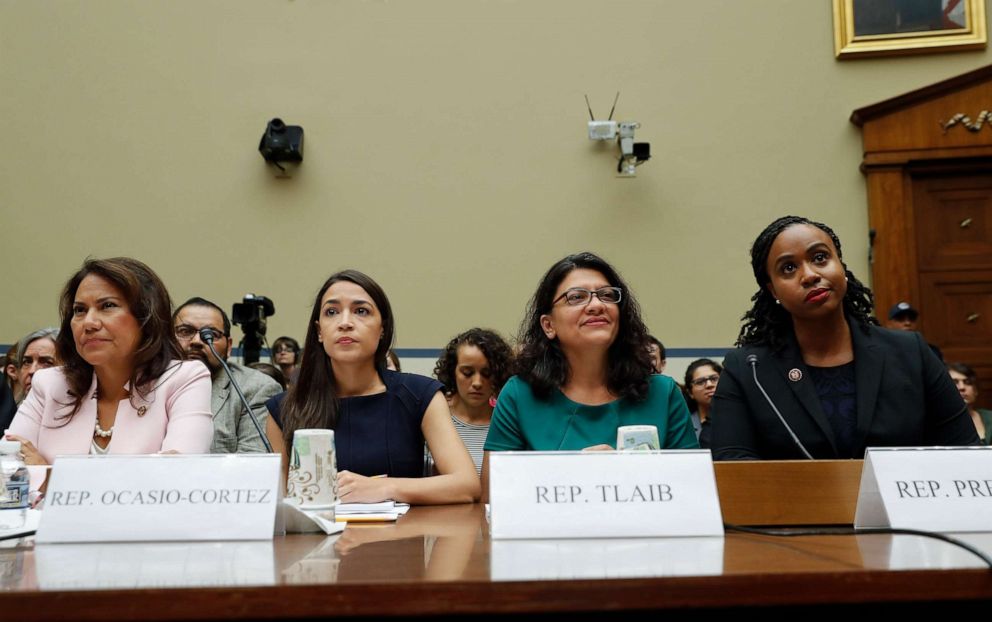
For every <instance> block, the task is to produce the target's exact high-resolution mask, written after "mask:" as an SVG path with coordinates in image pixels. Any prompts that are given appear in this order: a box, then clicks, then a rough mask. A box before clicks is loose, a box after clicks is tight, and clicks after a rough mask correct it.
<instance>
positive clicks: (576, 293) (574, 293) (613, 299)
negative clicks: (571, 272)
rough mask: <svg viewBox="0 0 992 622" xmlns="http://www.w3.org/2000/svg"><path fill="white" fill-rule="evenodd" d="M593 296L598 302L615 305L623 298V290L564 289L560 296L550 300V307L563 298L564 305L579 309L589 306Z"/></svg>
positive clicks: (604, 288)
mask: <svg viewBox="0 0 992 622" xmlns="http://www.w3.org/2000/svg"><path fill="white" fill-rule="evenodd" d="M593 296H595V297H596V298H599V301H600V302H605V303H606V304H611V305H615V304H619V303H620V299H621V298H622V297H623V290H621V289H620V288H619V287H600V288H599V289H597V290H589V289H586V288H584V287H573V288H571V289H566V290H565V291H564V293H562V295H561V296H558V297H557V298H555V299H554V300H552V301H551V306H554V305H556V304H558V301H559V300H561V299H562V298H564V299H565V304H567V305H568V306H570V307H581V306H583V305H587V304H589V303H590V302H591V301H592V297H593Z"/></svg>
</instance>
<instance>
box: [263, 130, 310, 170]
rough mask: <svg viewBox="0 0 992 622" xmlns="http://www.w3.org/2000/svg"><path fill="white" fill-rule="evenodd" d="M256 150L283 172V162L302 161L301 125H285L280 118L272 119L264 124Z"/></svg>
mask: <svg viewBox="0 0 992 622" xmlns="http://www.w3.org/2000/svg"><path fill="white" fill-rule="evenodd" d="M258 151H259V153H261V154H262V157H263V158H265V161H266V162H268V163H269V164H272V165H274V166H276V167H277V168H278V169H279V170H280V171H282V172H284V173H285V172H286V168H285V167H284V166H283V163H286V162H292V163H300V162H302V161H303V127H301V126H299V125H286V124H285V123H283V121H282V119H278V118H277V119H272V120H271V121H269V123H268V125H266V126H265V133H264V134H262V140H261V141H259V143H258Z"/></svg>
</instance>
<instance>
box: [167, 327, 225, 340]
mask: <svg viewBox="0 0 992 622" xmlns="http://www.w3.org/2000/svg"><path fill="white" fill-rule="evenodd" d="M200 330H201V329H199V328H194V327H192V326H190V325H189V324H183V325H181V326H177V327H176V337H179V338H180V339H182V340H183V341H189V340H190V339H192V338H193V337H194V336H196V335H199V334H200ZM202 330H205V331H209V333H210V336H211V337H213V338H214V341H217V340H218V339H220V338H221V337H226V336H227V335H225V334H224V333H222V332H220V331H219V330H217V329H216V328H210V327H206V328H203V329H202Z"/></svg>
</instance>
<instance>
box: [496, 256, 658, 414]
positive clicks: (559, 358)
mask: <svg viewBox="0 0 992 622" xmlns="http://www.w3.org/2000/svg"><path fill="white" fill-rule="evenodd" d="M579 268H584V269H587V270H596V271H597V272H599V273H601V274H602V275H603V276H604V277H606V280H607V281H608V282H609V284H610V285H611V286H613V287H619V288H620V289H621V290H623V294H622V296H621V298H620V303H619V305H618V306H619V322H620V326H619V329H618V332H617V337H616V339H615V340H614V341H613V343H612V344H611V345H610V349H609V351H608V357H609V360H608V363H607V378H606V384H607V387H608V388H609V390H610V392H612V393H613V394H614V395H617V396H619V397H627V398H631V399H633V400H635V401H642V400H644V399H645V398H647V395H648V382H649V380H650V377H651V374H652V373H653V365H652V362H651V355H650V354H648V350H647V343H648V341H647V335H648V330H647V328H646V327H645V326H644V321H643V320H641V309H640V307H639V306H638V304H637V299H636V298H635V297H634V292H633V291H631V289H630V287H629V286H628V285H627V283H625V282H624V280H623V278H621V276H620V274H619V273H618V272H617V271H616V270H614V269H613V266H611V265H610V264H608V263H607V262H606V260H604V259H602V258H601V257H598V256H597V255H594V254H593V253H588V252H585V253H577V254H575V255H569V256H568V257H565V258H563V259H561V260H559V261H557V262H556V263H555V264H554V265H553V266H551V268H550V269H549V270H548V271H547V273H546V274H545V275H544V277H543V278H542V279H541V283H540V284H539V285H538V286H537V291H536V292H535V293H534V297H533V298H531V300H530V303H529V304H528V305H527V312H526V314H525V315H524V321H523V323H522V324H521V326H520V337H519V343H520V353H519V355H518V356H517V360H516V365H515V367H516V373H517V374H518V375H519V376H520V377H521V378H522V379H523V380H525V381H526V382H527V383H528V384H529V385H530V387H531V389H532V390H533V391H534V395H536V396H537V397H538V398H539V399H548V398H549V397H550V396H551V392H552V391H553V390H554V389H557V388H560V387H561V386H562V385H564V384H565V382H566V381H567V380H568V374H569V369H568V361H567V360H566V359H565V354H564V353H563V352H562V351H561V345H560V344H559V343H558V339H557V338H555V339H548V338H547V336H546V335H545V334H544V329H543V328H542V327H541V316H542V315H545V314H548V313H551V307H552V301H553V300H554V296H555V292H556V291H557V290H558V286H559V285H561V282H562V281H563V280H564V279H565V277H566V276H568V274H569V273H570V272H571V271H572V270H576V269H579Z"/></svg>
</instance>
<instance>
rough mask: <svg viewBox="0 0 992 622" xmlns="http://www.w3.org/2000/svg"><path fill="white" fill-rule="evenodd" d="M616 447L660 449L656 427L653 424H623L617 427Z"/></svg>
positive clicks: (638, 449)
mask: <svg viewBox="0 0 992 622" xmlns="http://www.w3.org/2000/svg"><path fill="white" fill-rule="evenodd" d="M617 449H619V450H620V451H650V450H652V449H661V444H660V443H659V442H658V428H657V427H656V426H653V425H624V426H620V427H619V428H617Z"/></svg>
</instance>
